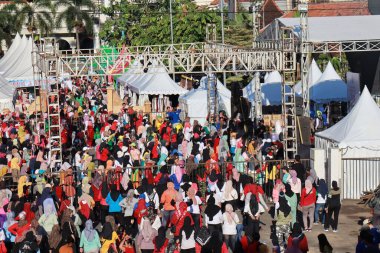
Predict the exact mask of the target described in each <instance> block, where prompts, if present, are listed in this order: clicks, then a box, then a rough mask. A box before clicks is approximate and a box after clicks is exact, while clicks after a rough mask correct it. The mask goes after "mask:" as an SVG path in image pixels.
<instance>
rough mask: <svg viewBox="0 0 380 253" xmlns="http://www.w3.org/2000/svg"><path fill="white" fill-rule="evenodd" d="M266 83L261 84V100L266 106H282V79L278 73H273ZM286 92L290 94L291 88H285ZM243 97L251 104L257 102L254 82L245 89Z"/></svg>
mask: <svg viewBox="0 0 380 253" xmlns="http://www.w3.org/2000/svg"><path fill="white" fill-rule="evenodd" d="M264 80H266V82H265V83H263V84H261V98H262V104H263V105H264V106H269V105H281V103H282V77H281V75H280V73H279V72H278V71H273V72H271V73H270V74H269V75H268V77H267V78H266V79H264ZM285 87H286V91H287V92H290V87H289V86H285ZM243 97H244V98H246V99H248V101H249V102H251V103H254V102H255V84H254V80H252V81H251V82H250V83H249V84H248V85H247V86H245V87H244V88H243Z"/></svg>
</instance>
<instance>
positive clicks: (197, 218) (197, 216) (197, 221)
mask: <svg viewBox="0 0 380 253" xmlns="http://www.w3.org/2000/svg"><path fill="white" fill-rule="evenodd" d="M200 216H201V215H200V214H195V213H192V214H191V217H192V218H193V221H194V228H195V231H196V232H198V230H199V229H200V222H201V221H200Z"/></svg>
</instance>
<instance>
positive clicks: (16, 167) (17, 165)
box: [11, 157, 20, 170]
mask: <svg viewBox="0 0 380 253" xmlns="http://www.w3.org/2000/svg"><path fill="white" fill-rule="evenodd" d="M11 169H12V170H20V159H19V158H18V157H13V158H12V160H11Z"/></svg>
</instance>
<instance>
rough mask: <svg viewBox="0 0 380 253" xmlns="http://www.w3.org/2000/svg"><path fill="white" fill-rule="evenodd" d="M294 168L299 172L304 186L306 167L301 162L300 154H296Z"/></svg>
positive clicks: (298, 174)
mask: <svg viewBox="0 0 380 253" xmlns="http://www.w3.org/2000/svg"><path fill="white" fill-rule="evenodd" d="M292 169H293V170H295V171H296V172H297V177H298V178H299V179H300V180H301V183H302V186H304V184H305V175H306V169H305V167H304V166H303V164H302V163H301V157H300V156H299V155H296V156H295V161H294V164H293V167H292Z"/></svg>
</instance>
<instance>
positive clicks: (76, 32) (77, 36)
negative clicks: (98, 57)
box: [75, 29, 80, 54]
mask: <svg viewBox="0 0 380 253" xmlns="http://www.w3.org/2000/svg"><path fill="white" fill-rule="evenodd" d="M75 37H76V38H75V39H76V41H77V53H78V54H79V50H80V48H79V32H78V29H75Z"/></svg>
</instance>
